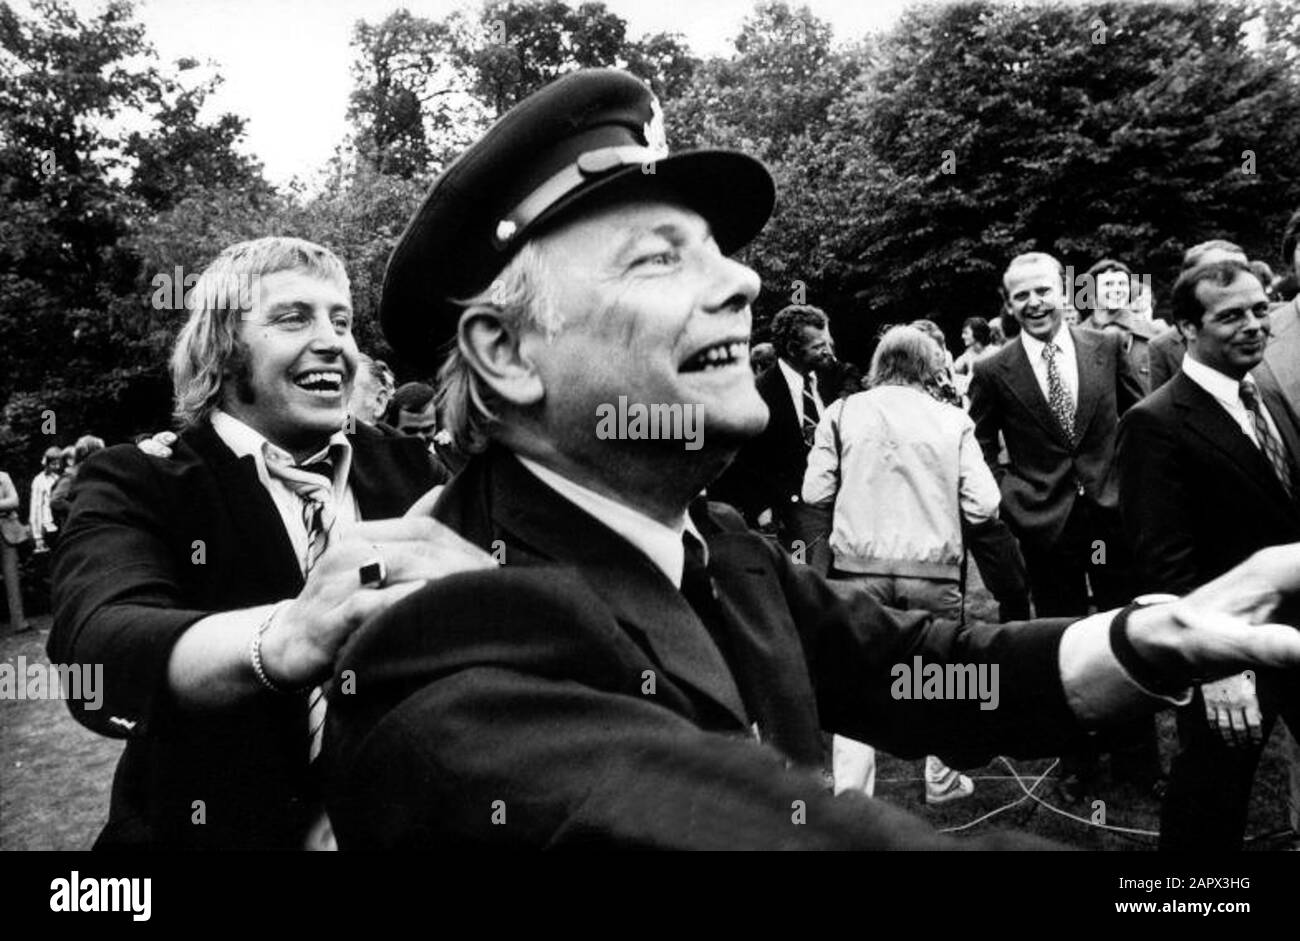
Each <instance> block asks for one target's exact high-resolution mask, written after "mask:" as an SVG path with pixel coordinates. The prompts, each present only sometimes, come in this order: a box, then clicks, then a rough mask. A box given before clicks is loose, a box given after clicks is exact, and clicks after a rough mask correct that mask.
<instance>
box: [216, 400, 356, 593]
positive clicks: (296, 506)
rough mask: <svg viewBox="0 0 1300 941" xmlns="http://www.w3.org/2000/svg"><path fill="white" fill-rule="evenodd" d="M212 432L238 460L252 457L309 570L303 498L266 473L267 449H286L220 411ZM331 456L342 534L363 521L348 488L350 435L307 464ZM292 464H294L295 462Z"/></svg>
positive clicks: (338, 528) (335, 439)
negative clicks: (344, 528)
mask: <svg viewBox="0 0 1300 941" xmlns="http://www.w3.org/2000/svg"><path fill="white" fill-rule="evenodd" d="M212 430H213V431H215V432H216V433H217V437H219V438H220V439H221V440H222V441H223V442H225V444H226V447H228V448H230V450H232V451H234V452H235V454H236V456H238V457H246V456H248V455H252V457H253V461H254V463H256V465H257V479H258V480H260V481H261V482H262V486H263V487H264V488H266V492H267V493H268V494H270V496H271V500H272V501H273V502H274V503H275V508H276V509H277V510H278V511H279V512H280V519H281V521H282V522H283V523H284V531H285V532H286V533H287V534H288V535H289V541H290V542H291V543H292V544H293V551H294V554H295V555H296V556H297V557H298V566H299V568H302V569H304V570H305V569H306V564H307V526H306V524H305V523H304V522H303V518H302V498H301V497H299V496H298V495H297V494H296V493H294V492H293V491H292V490H290V489H289V487H288V486H287V485H286V484H285V483H284V482H283V481H282V480H280V479H278V478H276V477H272V476H271V474H270V472H269V471H268V470H267V469H266V451H267V449H276V450H279V451H283V449H282V448H276V445H274V444H272V443H271V442H270V441H267V440H266V437H265V436H264V435H263V434H262V433H261V432H259V431H256V430H255V429H253V428H252V427H251V426H249V425H247V424H245V423H244V422H242V421H240V420H239V419H238V418H235V417H234V416H233V415H230V414H228V413H227V412H223V411H221V410H220V409H217V410H216V411H214V412H213V413H212ZM327 454H329V455H331V456H332V457H333V460H334V525H335V527H336V530H335V532H336V533H338V532H341V531H342V529H341V527H346V526H351V525H352V524H354V523H355V522H356V521H357V520H358V519H360V518H361V517H360V514H359V512H358V511H357V502H356V498H355V497H354V496H353V495H352V488H351V487H350V486H348V473H349V471H350V470H351V468H352V443H351V442H350V441H348V438H347V435H345V434H344V433H343V432H342V431H336V432H335V433H334V434H333V435H331V436H330V439H329V443H328V444H327V445H326V447H325V448H322V449H321V452H320V453H319V454H316V455H313V457H312V458H311V460H308V461H304V462H303V463H304V464H310V463H312V461H318V460H322V459H323V458H324V457H325V456H326V455H327ZM289 463H293V461H292V458H291V459H290V461H289Z"/></svg>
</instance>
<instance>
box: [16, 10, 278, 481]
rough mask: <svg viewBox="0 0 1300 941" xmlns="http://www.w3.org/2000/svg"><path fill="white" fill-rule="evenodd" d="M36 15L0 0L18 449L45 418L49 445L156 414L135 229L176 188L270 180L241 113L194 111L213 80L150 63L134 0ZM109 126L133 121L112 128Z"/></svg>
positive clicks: (254, 187) (123, 429) (25, 449)
mask: <svg viewBox="0 0 1300 941" xmlns="http://www.w3.org/2000/svg"><path fill="white" fill-rule="evenodd" d="M32 11H33V12H32V15H31V16H30V17H26V18H25V17H22V16H20V15H19V14H18V13H16V12H15V11H14V10H13V8H12V7H10V6H9V4H7V3H0V335H3V336H4V338H5V341H4V343H3V344H0V447H4V448H6V449H12V450H15V451H18V452H19V453H26V454H28V455H29V456H34V455H35V453H37V452H39V451H40V450H41V449H42V448H43V447H45V446H46V445H48V444H50V443H51V438H50V437H48V436H47V435H45V434H43V430H44V429H48V427H49V423H48V421H47V420H46V415H47V413H52V414H53V415H54V417H55V427H56V431H55V433H54V436H55V440H57V441H58V442H59V443H69V442H70V441H71V439H72V437H75V436H76V435H77V434H80V433H83V432H85V431H86V430H90V429H93V430H95V431H96V432H98V433H99V434H101V435H104V436H107V437H110V438H111V437H114V436H120V435H125V434H126V433H128V432H129V431H131V430H132V429H131V428H130V427H129V425H130V424H131V423H132V422H133V421H134V420H135V418H136V417H137V416H138V417H142V418H144V420H146V421H152V422H154V423H155V427H157V426H158V425H159V424H161V423H163V422H165V420H166V413H167V399H168V395H167V393H166V389H165V387H164V388H162V390H161V394H160V392H159V381H160V378H161V373H160V360H159V357H158V349H157V348H156V339H155V337H154V336H153V333H152V330H153V326H154V325H153V321H152V318H151V316H150V313H149V308H148V299H149V295H148V292H146V291H142V290H141V289H140V288H141V284H142V282H147V278H143V277H142V275H143V274H144V272H142V270H141V262H140V258H139V256H138V255H137V254H136V253H135V252H134V250H133V249H132V247H131V240H132V237H133V235H134V233H135V232H136V231H137V230H138V228H139V227H140V226H141V225H142V224H144V223H145V222H146V221H147V218H148V213H149V211H150V209H151V208H157V207H165V206H169V205H173V204H174V203H175V202H176V201H177V200H179V199H181V198H183V196H184V194H185V193H191V192H195V191H197V190H200V189H204V188H207V187H210V186H212V185H216V184H218V183H219V184H223V185H228V186H236V187H239V188H240V189H242V190H245V191H248V192H255V191H258V189H259V187H262V188H263V189H264V188H265V184H264V183H262V182H261V174H260V168H259V167H258V166H257V165H256V164H255V163H254V162H252V161H250V160H248V158H246V157H243V156H242V155H239V154H237V153H236V152H235V151H234V150H233V149H232V144H234V143H235V142H237V141H238V138H239V136H240V135H241V134H242V130H243V122H242V121H240V120H239V119H236V118H232V117H231V116H228V115H227V116H222V117H221V118H219V119H218V120H217V122H216V123H214V124H210V125H209V124H203V123H201V122H200V121H199V119H198V109H199V106H200V105H201V103H202V100H203V97H204V95H205V94H206V93H207V90H208V89H209V88H210V85H202V84H201V85H199V86H197V87H194V88H190V89H188V90H187V89H186V88H184V87H183V86H182V84H181V83H180V81H179V79H177V78H176V77H174V76H173V75H171V74H168V73H165V72H164V71H163V70H161V69H160V68H159V67H158V66H157V64H156V57H155V56H154V54H153V51H152V49H151V48H150V47H149V45H148V43H147V42H146V40H145V35H144V29H143V27H142V26H141V25H140V24H139V23H137V22H135V21H134V20H133V8H132V5H131V4H130V3H129V2H125V0H112V2H109V3H108V4H107V5H106V6H105V7H104V9H103V10H102V11H101V12H99V13H98V14H97V15H96V16H94V17H91V18H83V17H81V16H80V15H79V14H78V13H77V12H76V11H75V10H74V8H73V7H72V5H71V4H70V3H68V2H66V0H34V2H33V3H32ZM182 66H183V68H182V71H183V70H185V68H184V66H185V63H182ZM114 122H122V123H128V122H129V123H133V124H136V125H139V126H140V127H141V129H140V130H138V131H136V132H135V133H134V134H132V135H129V136H127V137H125V138H123V137H120V136H116V135H114V134H113V133H112V132H111V131H110V130H109V128H111V127H112V126H113V124H114ZM187 166H188V167H189V169H188V170H187V169H186V167H187ZM141 402H146V403H161V404H160V405H159V404H153V405H140V403H141ZM137 406H139V407H140V408H141V409H142V410H141V411H138V412H137V411H135V409H136V408H137Z"/></svg>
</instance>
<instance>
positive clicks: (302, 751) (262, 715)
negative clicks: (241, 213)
mask: <svg viewBox="0 0 1300 941" xmlns="http://www.w3.org/2000/svg"><path fill="white" fill-rule="evenodd" d="M190 306H191V314H190V318H189V320H188V322H187V323H186V326H185V327H184V328H183V329H182V331H181V333H180V335H179V337H178V338H177V342H176V348H175V352H174V354H173V358H172V376H173V380H174V384H175V396H176V414H177V417H178V419H179V420H180V422H181V424H182V425H183V426H184V430H183V431H182V432H181V434H180V436H179V438H178V439H177V440H176V441H175V443H174V444H173V446H172V448H173V453H172V455H171V456H170V457H152V456H149V455H147V454H145V453H144V452H143V451H141V450H140V449H139V448H136V447H135V446H133V445H129V446H128V445H124V446H120V447H115V448H109V449H107V450H105V451H102V452H100V453H98V454H96V455H94V456H92V457H91V458H90V459H89V460H87V461H86V463H85V464H84V465H83V466H82V468H81V469H80V472H79V473H78V477H77V483H76V490H75V493H76V499H75V500H74V501H73V509H72V514H71V517H70V519H69V521H68V524H67V527H66V533H65V537H64V539H63V541H62V544H61V545H60V546H59V548H58V552H57V558H56V564H55V573H54V606H55V607H54V625H53V628H52V630H51V632H50V639H49V655H50V659H51V660H52V661H53V662H56V663H60V662H71V663H91V664H103V667H104V670H103V677H104V690H103V696H102V703H101V704H100V707H98V708H90V704H88V703H86V702H78V701H75V700H70V701H69V707H70V709H71V710H72V713H73V715H74V716H75V717H76V718H77V720H78V721H80V722H81V723H82V724H83V725H85V726H87V727H88V728H90V729H92V730H93V731H95V732H99V733H101V734H104V735H109V736H112V737H115V738H123V739H126V748H125V751H124V752H123V754H122V758H121V761H120V762H119V764H118V768H117V774H116V777H115V779H114V784H113V795H112V804H111V807H110V810H109V821H108V825H107V826H106V827H105V829H104V831H103V833H102V834H101V835H100V838H99V840H98V842H97V846H99V847H116V848H124V847H149V848H184V849H209V848H212V849H299V848H303V847H304V846H307V845H314V846H315V845H327V844H328V839H329V837H328V825H327V823H326V822H325V820H324V817H323V814H322V811H321V804H320V799H319V781H318V778H319V776H320V769H319V767H318V766H315V765H314V764H313V760H314V759H316V758H317V757H318V753H319V747H320V733H321V727H322V723H323V721H324V702H323V700H322V699H321V694H322V692H323V686H324V685H325V684H326V681H327V680H328V678H329V676H330V674H331V672H332V670H333V665H334V653H335V651H337V650H338V648H339V646H340V645H341V644H342V643H343V641H344V640H345V639H346V638H347V637H348V635H349V634H350V633H351V632H352V631H353V630H354V629H355V628H356V627H357V625H358V624H360V623H361V622H362V620H364V619H365V618H366V617H367V616H369V615H372V614H374V613H375V612H378V611H381V610H383V609H384V608H386V607H387V606H388V605H390V604H392V603H393V602H394V601H396V600H397V599H398V598H400V597H402V596H403V595H404V594H406V593H409V592H410V591H411V590H412V589H413V588H415V587H418V585H419V584H420V583H421V580H422V579H424V578H429V577H433V576H436V575H440V574H443V573H445V572H448V571H457V570H458V569H459V568H463V567H465V566H467V565H472V564H481V563H483V560H484V556H483V555H482V554H481V553H479V552H478V551H477V550H473V549H471V548H470V547H468V546H466V545H464V544H463V542H462V541H461V540H459V539H458V538H457V537H455V536H454V535H453V534H451V533H449V532H447V531H446V530H445V529H443V528H441V527H439V526H438V525H437V524H436V523H434V522H433V521H432V520H430V519H427V518H424V519H397V518H396V517H400V516H401V515H402V514H403V513H404V512H406V511H407V510H408V509H409V508H411V507H412V505H413V504H415V503H416V501H417V500H418V499H419V498H420V496H421V495H422V494H424V493H425V491H427V490H428V489H429V488H430V487H431V486H432V485H433V483H434V480H433V474H432V470H431V468H430V465H429V462H428V460H427V458H426V456H425V453H424V447H423V442H421V441H419V440H418V439H409V438H394V437H385V436H383V435H381V434H380V433H379V432H377V431H375V430H374V429H373V428H370V427H369V426H367V425H365V424H364V423H356V431H355V432H354V433H351V434H345V433H344V432H343V430H342V429H343V426H344V419H345V417H346V414H347V403H348V397H349V392H350V390H351V386H352V383H353V381H354V378H355V374H356V369H357V348H356V344H355V342H354V340H353V337H352V307H351V301H350V295H349V288H348V280H347V275H346V273H345V272H344V269H343V265H342V263H341V262H340V261H339V260H338V258H337V257H335V256H334V255H333V254H332V253H331V252H329V251H328V250H327V249H324V248H322V247H320V246H319V245H314V244H312V243H310V242H304V241H302V240H300V239H290V238H267V239H259V240H257V241H253V242H245V243H241V244H239V245H235V246H232V247H230V248H228V249H226V250H225V251H224V252H222V253H221V254H220V255H219V256H218V257H217V259H216V260H215V261H214V262H213V263H212V264H211V265H210V266H209V267H208V268H207V270H206V271H205V272H204V273H203V274H202V276H201V277H200V278H199V280H198V282H197V283H196V284H195V286H194V288H193V290H192V292H191V294H190ZM362 520H371V521H374V522H362ZM430 539H440V540H441V542H440V543H439V545H441V546H442V547H443V549H442V551H440V553H439V554H438V556H437V557H436V558H435V557H434V555H433V554H432V553H431V552H430V550H429V546H430V545H432V543H430V542H429V540H430ZM344 692H346V690H344Z"/></svg>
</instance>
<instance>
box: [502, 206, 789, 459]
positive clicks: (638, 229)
mask: <svg viewBox="0 0 1300 941" xmlns="http://www.w3.org/2000/svg"><path fill="white" fill-rule="evenodd" d="M546 241H547V245H546V253H547V258H548V260H549V263H550V268H551V282H552V299H553V302H554V304H555V306H556V310H558V311H559V312H560V313H561V315H562V317H563V326H562V327H561V328H560V330H559V331H558V333H557V334H556V335H555V336H553V337H551V338H549V339H548V338H547V337H546V336H545V335H544V334H543V333H541V332H540V331H532V332H529V333H528V334H526V335H525V337H524V341H523V346H522V351H523V353H524V355H525V356H527V357H528V358H529V359H531V360H532V362H534V363H535V364H536V366H537V368H538V372H539V373H540V375H541V377H542V382H543V385H544V388H545V399H544V403H543V410H544V417H543V421H544V423H545V424H546V426H547V427H546V431H547V433H548V435H549V436H550V437H551V438H552V440H554V441H556V442H557V443H559V444H558V446H559V447H561V448H562V449H564V450H566V451H567V452H568V453H570V455H571V456H574V457H577V458H578V459H580V460H581V459H584V456H588V457H589V459H590V460H593V461H599V460H602V459H604V458H605V457H607V456H608V453H609V445H610V443H609V442H608V441H605V440H600V439H598V438H597V436H596V433H595V429H596V424H597V414H598V413H597V408H598V407H599V406H601V405H606V404H608V405H615V406H617V403H618V400H619V397H620V396H626V397H627V401H628V403H629V404H635V403H643V404H645V405H647V406H650V405H669V406H671V405H674V404H681V405H683V406H689V405H697V404H698V405H701V406H703V421H704V434H703V439H704V442H705V446H706V447H709V446H710V445H712V446H726V447H731V448H733V449H734V448H735V447H736V446H738V445H739V443H740V442H742V441H743V440H744V439H746V438H749V437H752V436H753V435H756V434H758V433H759V432H760V431H762V429H763V427H764V426H765V424H766V423H767V406H766V405H765V404H764V402H763V400H762V398H760V397H759V395H758V392H757V390H756V389H755V387H754V376H753V373H752V372H751V371H750V368H749V335H750V321H751V314H750V308H749V305H750V302H751V301H752V300H753V299H754V298H755V297H756V296H757V294H758V291H759V280H758V276H757V275H756V274H755V273H754V272H753V271H752V270H750V269H749V268H747V267H745V266H744V265H742V264H740V263H738V262H735V261H732V260H731V259H729V258H727V257H725V256H724V255H723V254H722V253H721V251H720V250H719V249H718V246H717V243H716V242H714V240H713V236H712V234H711V232H710V230H709V226H708V224H707V222H706V221H705V220H704V219H703V218H702V217H701V216H700V215H698V214H697V213H695V212H692V211H691V210H689V209H686V208H683V207H680V206H677V205H674V204H672V203H667V202H659V201H645V202H629V203H623V204H620V205H615V206H612V207H608V208H603V209H599V210H596V211H594V212H592V213H589V214H587V215H585V216H583V217H581V218H579V219H577V220H575V221H573V222H570V223H568V224H567V225H566V226H564V227H563V228H562V229H560V230H558V231H557V232H555V233H553V234H551V235H550V236H548V237H547V240H546ZM646 443H647V442H644V441H641V442H638V444H639V445H642V446H644V445H645V444H646ZM663 443H664V444H668V445H670V446H674V447H676V448H677V449H678V450H680V448H681V443H680V442H677V443H675V444H673V443H672V442H663Z"/></svg>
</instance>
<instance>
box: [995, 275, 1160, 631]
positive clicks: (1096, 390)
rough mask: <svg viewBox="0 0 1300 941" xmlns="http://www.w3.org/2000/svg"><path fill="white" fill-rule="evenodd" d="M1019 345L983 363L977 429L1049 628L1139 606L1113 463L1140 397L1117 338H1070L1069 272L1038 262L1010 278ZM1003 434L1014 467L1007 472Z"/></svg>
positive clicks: (1075, 332) (1089, 334) (1073, 334)
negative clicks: (1051, 623) (1133, 597)
mask: <svg viewBox="0 0 1300 941" xmlns="http://www.w3.org/2000/svg"><path fill="white" fill-rule="evenodd" d="M1003 290H1004V293H1005V297H1006V306H1007V311H1008V312H1009V313H1010V314H1011V315H1012V316H1013V317H1015V319H1016V320H1017V322H1019V324H1020V327H1021V332H1020V337H1019V338H1018V339H1017V340H1015V341H1013V342H1010V343H1007V344H1006V345H1005V346H1003V347H1002V349H1001V350H999V351H998V352H997V353H996V354H995V355H993V356H991V357H989V358H988V359H986V360H983V361H981V362H980V363H978V364H977V367H976V369H975V375H974V378H973V379H972V380H971V386H970V397H971V407H970V414H971V418H972V419H974V421H975V434H976V436H977V438H978V439H979V442H980V447H981V448H982V449H983V450H984V457H985V460H986V461H987V462H988V465H989V467H990V468H991V469H992V470H993V473H994V474H995V475H996V476H997V477H998V478H999V483H1000V485H1001V487H1002V514H1003V517H1004V518H1005V519H1006V520H1007V522H1008V523H1009V524H1010V525H1011V528H1012V530H1013V531H1014V532H1015V534H1016V536H1017V538H1019V539H1020V543H1021V548H1022V549H1023V550H1024V554H1025V563H1026V565H1027V567H1028V569H1029V587H1030V594H1031V596H1032V597H1033V601H1034V610H1035V613H1036V614H1037V615H1038V616H1039V617H1056V616H1062V615H1073V616H1078V615H1081V614H1085V613H1087V610H1088V584H1087V580H1088V579H1089V578H1091V580H1092V588H1093V592H1094V594H1095V596H1096V598H1095V600H1096V603H1097V606H1098V607H1099V608H1107V607H1111V606H1113V605H1115V604H1118V603H1122V602H1123V601H1124V600H1126V599H1127V598H1128V597H1130V591H1129V585H1128V583H1127V581H1126V579H1125V577H1124V570H1125V568H1126V564H1125V563H1126V559H1127V553H1126V551H1125V548H1124V542H1123V539H1122V538H1121V535H1120V526H1119V517H1118V513H1117V511H1116V506H1117V500H1118V493H1119V491H1118V488H1117V486H1116V481H1115V475H1114V469H1113V466H1112V464H1113V457H1114V452H1115V430H1116V428H1117V426H1118V424H1119V416H1120V415H1122V414H1123V413H1124V411H1125V410H1126V409H1128V408H1129V406H1131V405H1133V404H1134V403H1135V402H1137V400H1138V399H1140V398H1141V397H1142V386H1141V384H1140V383H1139V381H1138V379H1137V377H1136V376H1135V375H1134V373H1133V371H1132V368H1131V367H1130V365H1129V361H1128V359H1127V357H1125V356H1124V354H1123V350H1122V349H1121V347H1120V339H1119V338H1118V337H1117V336H1115V335H1113V334H1100V333H1097V332H1095V331H1091V330H1081V329H1078V328H1074V327H1068V326H1066V325H1065V324H1064V323H1063V316H1064V311H1065V307H1066V305H1067V304H1068V303H1069V301H1068V299H1067V298H1066V295H1065V291H1064V284H1063V270H1062V268H1061V264H1060V262H1059V261H1057V260H1056V259H1055V258H1053V257H1052V256H1051V255H1047V254H1044V253H1041V252H1031V253H1029V254H1025V255H1020V256H1018V257H1016V258H1014V259H1012V261H1011V264H1010V265H1008V267H1007V270H1006V274H1005V275H1004V276H1003ZM999 435H1001V436H1002V438H1003V439H1004V440H1005V442H1006V447H1007V453H1008V454H1009V455H1010V458H1011V461H1010V463H1009V464H1008V465H1005V466H1002V465H999V463H998V450H999Z"/></svg>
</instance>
